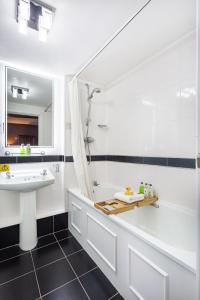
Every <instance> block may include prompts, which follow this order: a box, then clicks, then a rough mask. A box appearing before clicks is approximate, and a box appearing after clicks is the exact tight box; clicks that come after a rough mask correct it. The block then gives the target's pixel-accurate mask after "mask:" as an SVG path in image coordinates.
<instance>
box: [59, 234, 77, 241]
mask: <svg viewBox="0 0 200 300" xmlns="http://www.w3.org/2000/svg"><path fill="white" fill-rule="evenodd" d="M72 237H73V235H70V236H68V237H65V238H63V239H59V240H58V241H59V242H61V241H63V240H67V239H70V238H72Z"/></svg>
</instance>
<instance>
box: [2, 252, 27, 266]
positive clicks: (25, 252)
mask: <svg viewBox="0 0 200 300" xmlns="http://www.w3.org/2000/svg"><path fill="white" fill-rule="evenodd" d="M28 253H29V252H28V251H26V252H24V253H20V254H17V255H15V256H12V257H9V258H6V259H4V260H2V261H0V265H1V263H3V262H5V261H8V260H10V259H13V258H16V257H18V256H22V255H25V254H28Z"/></svg>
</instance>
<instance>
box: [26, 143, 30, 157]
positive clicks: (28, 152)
mask: <svg viewBox="0 0 200 300" xmlns="http://www.w3.org/2000/svg"><path fill="white" fill-rule="evenodd" d="M26 155H31V145H30V144H27V145H26Z"/></svg>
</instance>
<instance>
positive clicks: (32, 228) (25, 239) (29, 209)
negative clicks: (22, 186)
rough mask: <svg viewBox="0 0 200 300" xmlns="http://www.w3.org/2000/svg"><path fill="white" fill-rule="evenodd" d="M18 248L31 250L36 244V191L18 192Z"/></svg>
mask: <svg viewBox="0 0 200 300" xmlns="http://www.w3.org/2000/svg"><path fill="white" fill-rule="evenodd" d="M20 217H21V218H20V219H21V222H20V238H19V240H20V242H19V245H20V248H21V249H22V250H24V251H28V250H31V249H33V248H35V246H36V245H37V221H36V191H32V192H21V193H20Z"/></svg>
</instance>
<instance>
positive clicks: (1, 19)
mask: <svg viewBox="0 0 200 300" xmlns="http://www.w3.org/2000/svg"><path fill="white" fill-rule="evenodd" d="M146 1H147V0H56V1H54V0H44V2H46V3H48V4H50V5H52V6H54V7H55V8H56V15H55V19H54V24H53V28H52V30H51V32H50V33H49V36H48V41H47V42H46V43H42V42H40V41H39V40H38V33H37V32H36V31H34V30H32V29H29V30H28V34H27V35H26V36H24V35H22V34H20V33H19V32H18V26H17V23H16V20H15V8H16V1H15V0H1V3H0V60H4V61H8V62H9V63H11V64H14V65H16V64H17V65H19V66H22V67H23V68H26V69H28V68H29V69H34V70H38V71H41V72H43V71H44V72H48V73H51V74H57V75H63V74H73V73H75V72H77V71H78V70H79V69H80V68H81V67H82V66H83V65H84V64H85V63H86V62H87V61H88V60H89V59H90V58H91V56H93V55H94V54H95V53H96V51H97V50H98V49H99V48H100V47H101V46H102V45H103V44H104V43H105V42H106V41H107V40H108V39H109V38H110V37H111V36H112V35H113V34H114V32H116V30H118V29H119V27H121V26H122V25H123V24H124V22H126V21H127V19H129V18H130V17H131V16H132V15H133V14H134V12H135V10H136V7H137V8H139V7H141V6H142V5H143V4H144V3H145V2H146ZM161 2H162V1H161Z"/></svg>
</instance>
